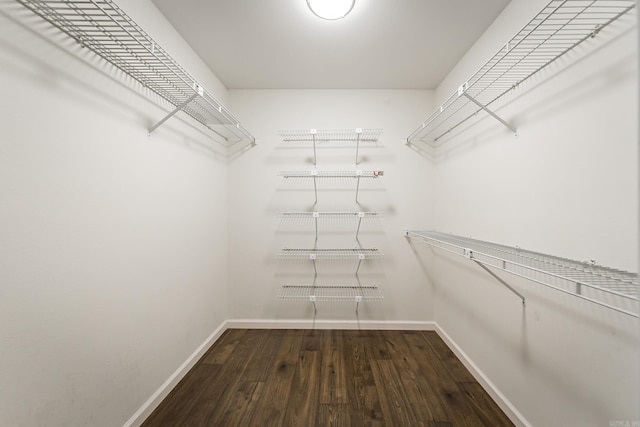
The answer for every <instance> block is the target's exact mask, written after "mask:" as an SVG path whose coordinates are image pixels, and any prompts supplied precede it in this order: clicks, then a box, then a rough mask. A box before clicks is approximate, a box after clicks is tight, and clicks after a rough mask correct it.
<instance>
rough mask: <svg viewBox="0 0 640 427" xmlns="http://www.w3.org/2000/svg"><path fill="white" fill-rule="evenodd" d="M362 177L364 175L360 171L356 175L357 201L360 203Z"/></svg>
mask: <svg viewBox="0 0 640 427" xmlns="http://www.w3.org/2000/svg"><path fill="white" fill-rule="evenodd" d="M360 177H362V171H358V172H357V175H356V179H357V180H358V182H357V184H356V203H358V192H359V191H360Z"/></svg>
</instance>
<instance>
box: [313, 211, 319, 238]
mask: <svg viewBox="0 0 640 427" xmlns="http://www.w3.org/2000/svg"><path fill="white" fill-rule="evenodd" d="M314 216H315V220H316V221H315V222H316V242H317V241H318V215H314Z"/></svg>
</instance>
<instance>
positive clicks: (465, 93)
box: [458, 82, 518, 136]
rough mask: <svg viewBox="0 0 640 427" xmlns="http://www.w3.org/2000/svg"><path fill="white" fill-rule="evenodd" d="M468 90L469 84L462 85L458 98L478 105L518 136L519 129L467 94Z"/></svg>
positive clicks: (459, 88)
mask: <svg viewBox="0 0 640 427" xmlns="http://www.w3.org/2000/svg"><path fill="white" fill-rule="evenodd" d="M468 88H469V82H465V83H464V84H462V85H460V86H459V87H458V96H464V97H466V98H467V99H468V100H469V101H471V102H473V103H474V104H476V105H477V106H478V107H479V108H480V109H481V110H482V111H484V112H486V113H487V114H489V115H490V116H491V117H493V118H494V119H496V120H497V121H499V122H500V123H502V124H503V125H505V126H506V127H508V128H509V129H511V131H512V132H513V133H514V135H515V136H518V129H516V128H515V127H514V126H512V125H511V124H510V123H509V122H507V121H506V120H504V119H503V118H502V117H500V116H498V115H497V114H496V113H494V112H493V111H491V110H490V109H488V108H487V107H486V106H485V105H483V104H482V103H481V102H480V101H478V100H477V99H475V98H474V97H473V96H471V95H469V93H468V92H467V89H468Z"/></svg>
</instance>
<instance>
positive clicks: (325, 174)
mask: <svg viewBox="0 0 640 427" xmlns="http://www.w3.org/2000/svg"><path fill="white" fill-rule="evenodd" d="M279 175H280V176H283V177H284V178H288V179H291V180H296V179H302V180H305V181H306V182H308V180H311V182H312V183H313V191H314V195H315V203H317V202H318V180H322V181H323V182H324V183H325V184H328V183H331V182H332V181H338V182H344V180H348V179H351V180H353V181H355V201H356V202H358V195H359V194H360V182H361V181H362V180H365V181H372V180H376V179H378V178H380V177H381V176H383V175H384V171H363V170H355V171H346V170H345V171H325V170H315V169H314V170H306V171H281V172H279Z"/></svg>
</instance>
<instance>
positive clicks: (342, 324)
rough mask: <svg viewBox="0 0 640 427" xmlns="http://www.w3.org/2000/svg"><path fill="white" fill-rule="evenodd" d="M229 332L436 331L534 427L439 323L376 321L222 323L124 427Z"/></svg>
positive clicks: (140, 418) (518, 418) (519, 420)
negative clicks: (270, 330) (326, 330)
mask: <svg viewBox="0 0 640 427" xmlns="http://www.w3.org/2000/svg"><path fill="white" fill-rule="evenodd" d="M227 329H348V330H353V329H362V330H376V329H377V330H387V331H389V330H399V331H403V330H404V331H436V333H437V334H438V335H439V336H440V337H441V338H442V340H443V341H444V342H445V343H446V344H447V346H448V347H449V348H450V349H451V350H452V351H453V352H454V354H455V355H456V356H457V357H458V359H460V361H462V363H463V364H464V366H465V367H466V368H467V369H468V370H469V372H471V374H472V375H473V377H474V378H475V379H476V380H477V381H478V383H480V385H481V386H482V387H483V388H484V389H485V390H486V391H487V393H489V395H490V396H491V398H493V400H494V401H495V402H496V403H497V404H498V406H499V407H500V409H502V411H503V412H504V413H505V414H506V415H507V416H508V417H509V419H510V420H511V421H512V422H513V423H514V424H515V425H517V426H522V427H531V424H530V423H529V422H528V421H527V420H526V419H525V418H524V416H523V415H522V414H521V413H520V412H519V411H518V410H517V409H516V407H515V406H513V404H511V402H510V401H509V400H508V399H507V398H506V397H505V396H504V395H503V394H502V393H501V392H500V390H498V388H497V387H496V386H495V385H494V384H493V383H492V382H491V380H489V378H488V377H487V376H486V375H485V374H484V373H483V372H482V371H481V370H480V368H478V366H477V365H476V364H475V363H474V362H473V361H472V360H471V359H470V358H469V357H468V356H467V354H466V353H465V352H464V351H463V350H462V349H461V348H460V347H459V346H458V344H457V343H456V342H455V341H454V340H453V339H452V338H451V337H450V336H449V335H448V334H447V333H446V332H445V331H444V330H443V329H442V328H441V327H440V326H439V325H438V324H437V323H436V322H418V321H376V320H365V321H360V322H359V321H355V320H349V321H346V320H318V321H313V320H262V319H232V320H227V321H226V322H224V323H222V324H221V325H220V326H219V327H218V328H217V329H216V330H215V331H214V332H213V333H212V334H211V335H210V336H209V337H208V338H207V339H206V340H205V341H204V342H203V343H202V344H201V345H200V347H198V349H197V350H196V351H195V352H194V353H193V354H192V355H191V356H189V358H188V359H187V360H186V361H185V362H184V363H183V364H182V365H181V366H180V367H179V368H178V369H177V370H176V371H175V372H174V373H173V374H172V375H171V376H170V377H169V378H168V379H167V381H165V382H164V384H162V386H161V387H160V388H159V389H158V390H157V391H156V392H155V393H154V394H153V395H152V396H151V397H150V398H149V399H148V400H147V401H146V402H145V403H144V405H142V407H141V408H140V409H138V411H136V413H135V414H134V415H133V416H132V417H131V418H130V419H129V420H128V421H127V422H126V423H125V424H124V427H138V426H140V425H141V424H142V423H143V422H144V421H145V420H146V419H147V417H148V416H149V415H151V413H152V412H153V411H154V410H155V409H156V408H157V407H158V405H159V404H160V402H162V400H163V399H164V398H165V397H167V395H168V394H169V393H170V392H171V390H173V388H174V387H175V386H176V385H177V384H178V383H179V382H180V380H181V379H182V378H183V377H184V376H185V375H186V374H187V372H189V370H190V369H191V368H193V366H194V365H195V364H196V362H197V361H198V360H200V358H201V357H202V356H203V355H204V353H205V352H206V351H207V350H208V349H209V348H210V347H211V346H212V345H213V344H214V343H215V342H216V340H217V339H218V338H219V337H220V336H221V335H222V333H223V332H224V331H226V330H227Z"/></svg>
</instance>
